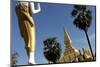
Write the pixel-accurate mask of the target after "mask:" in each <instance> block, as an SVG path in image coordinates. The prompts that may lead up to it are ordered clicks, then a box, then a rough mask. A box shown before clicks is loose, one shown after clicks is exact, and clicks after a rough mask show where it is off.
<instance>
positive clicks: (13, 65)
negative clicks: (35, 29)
mask: <svg viewBox="0 0 100 67" xmlns="http://www.w3.org/2000/svg"><path fill="white" fill-rule="evenodd" d="M18 56H19V55H18V53H17V52H14V53H13V54H12V55H11V67H16V64H17V62H18V60H17V59H18Z"/></svg>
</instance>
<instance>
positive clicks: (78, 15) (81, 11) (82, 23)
mask: <svg viewBox="0 0 100 67" xmlns="http://www.w3.org/2000/svg"><path fill="white" fill-rule="evenodd" d="M71 15H72V16H73V17H74V18H75V19H74V21H73V24H74V25H75V26H76V27H78V28H79V29H81V30H83V31H84V32H85V34H86V37H87V41H88V45H89V48H90V51H91V54H92V57H94V56H93V51H92V47H91V44H90V41H89V37H88V34H87V31H88V28H89V27H90V25H91V20H92V13H91V11H90V9H88V7H87V6H86V5H74V9H73V11H72V12H71Z"/></svg>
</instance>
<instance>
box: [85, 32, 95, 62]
mask: <svg viewBox="0 0 100 67" xmlns="http://www.w3.org/2000/svg"><path fill="white" fill-rule="evenodd" d="M84 32H85V34H86V37H87V41H88V45H89V48H90V51H91V54H92V58H93V60H94V55H93V51H92V47H91V44H90V40H89V37H88V34H87V31H84Z"/></svg>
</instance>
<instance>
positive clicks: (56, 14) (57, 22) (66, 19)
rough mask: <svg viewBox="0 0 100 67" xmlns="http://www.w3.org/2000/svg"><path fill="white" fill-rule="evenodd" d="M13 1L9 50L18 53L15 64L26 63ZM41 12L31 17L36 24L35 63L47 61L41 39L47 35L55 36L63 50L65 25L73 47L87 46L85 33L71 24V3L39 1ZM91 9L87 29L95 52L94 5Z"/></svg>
mask: <svg viewBox="0 0 100 67" xmlns="http://www.w3.org/2000/svg"><path fill="white" fill-rule="evenodd" d="M15 4H16V2H15V1H14V2H13V4H12V6H11V7H12V12H11V14H12V17H11V18H12V22H11V49H12V50H11V51H12V52H14V51H17V52H18V54H19V58H18V63H17V64H27V56H26V52H25V49H24V40H23V39H22V37H21V36H20V32H19V27H18V20H17V16H16V13H15ZM40 5H41V12H40V13H37V14H34V15H33V18H34V21H35V25H36V55H35V60H36V63H37V64H44V63H47V60H46V59H45V57H44V55H43V47H44V44H43V41H44V40H45V39H46V38H49V37H57V40H58V41H59V42H60V44H61V47H62V48H63V50H64V30H63V28H64V27H65V28H66V30H67V32H68V33H69V35H70V37H71V39H72V43H73V47H75V48H77V49H80V50H82V48H88V42H87V39H86V36H85V33H84V32H83V31H82V30H80V29H78V28H76V27H75V26H74V25H73V19H74V18H73V17H72V16H71V14H70V13H71V11H72V10H73V5H71V4H54V3H41V4H40ZM89 9H90V10H91V11H92V17H93V18H92V24H91V26H90V28H89V30H88V34H89V38H90V42H91V45H92V49H93V52H95V23H96V22H95V19H96V18H95V12H96V11H95V6H89Z"/></svg>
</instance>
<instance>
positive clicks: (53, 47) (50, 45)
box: [44, 37, 61, 63]
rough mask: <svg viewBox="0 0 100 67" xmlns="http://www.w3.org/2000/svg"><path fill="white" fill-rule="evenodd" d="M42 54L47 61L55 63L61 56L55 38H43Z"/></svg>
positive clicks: (59, 47)
mask: <svg viewBox="0 0 100 67" xmlns="http://www.w3.org/2000/svg"><path fill="white" fill-rule="evenodd" d="M44 56H45V58H46V59H47V60H48V61H51V62H53V63H57V61H58V60H59V58H60V56H61V46H60V44H59V43H58V42H57V40H56V38H55V37H53V38H48V39H46V40H44Z"/></svg>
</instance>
